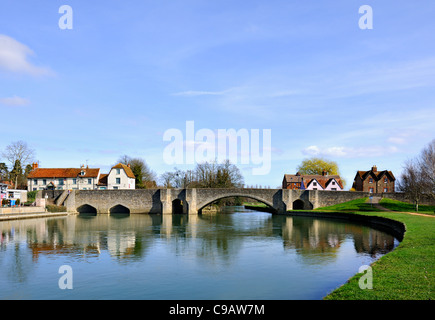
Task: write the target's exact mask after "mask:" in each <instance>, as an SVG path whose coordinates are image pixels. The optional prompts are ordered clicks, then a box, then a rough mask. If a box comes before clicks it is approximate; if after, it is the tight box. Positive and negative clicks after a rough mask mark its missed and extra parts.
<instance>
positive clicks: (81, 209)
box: [77, 204, 97, 214]
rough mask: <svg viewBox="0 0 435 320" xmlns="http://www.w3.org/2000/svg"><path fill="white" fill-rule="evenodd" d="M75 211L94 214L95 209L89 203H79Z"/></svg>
mask: <svg viewBox="0 0 435 320" xmlns="http://www.w3.org/2000/svg"><path fill="white" fill-rule="evenodd" d="M77 212H78V213H92V214H96V213H97V209H96V208H95V207H93V206H91V205H89V204H84V205H81V206H80V207H78V208H77Z"/></svg>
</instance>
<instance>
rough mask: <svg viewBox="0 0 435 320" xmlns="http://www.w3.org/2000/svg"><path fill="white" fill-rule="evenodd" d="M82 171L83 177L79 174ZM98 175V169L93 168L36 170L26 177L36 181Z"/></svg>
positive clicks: (94, 176) (95, 176)
mask: <svg viewBox="0 0 435 320" xmlns="http://www.w3.org/2000/svg"><path fill="white" fill-rule="evenodd" d="M82 170H83V171H84V173H85V174H84V175H80V173H81V172H82ZM99 173H100V169H94V168H92V169H91V168H83V169H80V168H79V169H77V168H37V169H35V170H32V171H30V173H29V175H28V176H27V178H28V179H38V178H77V177H82V178H97V177H98V175H99Z"/></svg>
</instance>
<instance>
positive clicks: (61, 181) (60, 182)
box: [58, 179, 63, 189]
mask: <svg viewBox="0 0 435 320" xmlns="http://www.w3.org/2000/svg"><path fill="white" fill-rule="evenodd" d="M58 181H59V185H60V186H63V179H58ZM58 189H59V188H58Z"/></svg>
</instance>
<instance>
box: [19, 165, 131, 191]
mask: <svg viewBox="0 0 435 320" xmlns="http://www.w3.org/2000/svg"><path fill="white" fill-rule="evenodd" d="M32 167H33V170H32V171H30V173H29V175H28V176H27V190H29V191H35V190H97V189H99V190H105V189H135V176H134V174H133V171H132V170H131V168H130V167H129V166H126V165H124V164H121V163H119V164H117V165H116V166H114V167H113V168H112V169H111V170H110V172H109V174H100V169H98V168H89V167H85V166H81V168H39V166H38V164H37V163H33V165H32Z"/></svg>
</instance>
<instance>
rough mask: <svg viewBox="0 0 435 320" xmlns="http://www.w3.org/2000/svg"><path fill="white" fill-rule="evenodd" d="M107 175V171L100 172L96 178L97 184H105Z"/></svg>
mask: <svg viewBox="0 0 435 320" xmlns="http://www.w3.org/2000/svg"><path fill="white" fill-rule="evenodd" d="M108 176H109V175H108V174H107V173H102V174H100V178H99V179H98V184H97V185H99V186H107V177H108Z"/></svg>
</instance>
